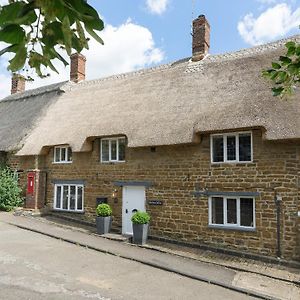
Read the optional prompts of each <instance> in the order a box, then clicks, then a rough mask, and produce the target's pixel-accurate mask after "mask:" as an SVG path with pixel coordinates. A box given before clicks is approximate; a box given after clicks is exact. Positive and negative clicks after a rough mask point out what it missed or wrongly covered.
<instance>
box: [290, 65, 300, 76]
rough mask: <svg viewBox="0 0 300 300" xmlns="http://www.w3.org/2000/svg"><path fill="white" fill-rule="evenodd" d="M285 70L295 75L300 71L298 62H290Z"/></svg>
mask: <svg viewBox="0 0 300 300" xmlns="http://www.w3.org/2000/svg"><path fill="white" fill-rule="evenodd" d="M287 70H288V71H289V72H290V74H292V75H296V74H298V73H299V72H300V67H299V64H290V65H289V66H288V67H287Z"/></svg>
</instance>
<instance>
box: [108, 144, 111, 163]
mask: <svg viewBox="0 0 300 300" xmlns="http://www.w3.org/2000/svg"><path fill="white" fill-rule="evenodd" d="M108 157H109V161H111V140H109V141H108Z"/></svg>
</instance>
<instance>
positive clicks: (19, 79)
mask: <svg viewBox="0 0 300 300" xmlns="http://www.w3.org/2000/svg"><path fill="white" fill-rule="evenodd" d="M24 91H25V78H24V76H22V75H20V74H13V76H12V78H11V94H12V95H13V94H16V93H22V92H24Z"/></svg>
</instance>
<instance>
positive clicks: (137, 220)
mask: <svg viewBox="0 0 300 300" xmlns="http://www.w3.org/2000/svg"><path fill="white" fill-rule="evenodd" d="M150 219H151V217H150V215H149V214H148V213H147V212H144V211H137V212H136V213H135V214H134V215H133V216H132V217H131V222H132V223H133V224H148V223H149V222H150Z"/></svg>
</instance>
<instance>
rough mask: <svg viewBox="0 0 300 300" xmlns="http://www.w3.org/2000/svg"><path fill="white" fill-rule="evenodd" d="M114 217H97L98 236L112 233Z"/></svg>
mask: <svg viewBox="0 0 300 300" xmlns="http://www.w3.org/2000/svg"><path fill="white" fill-rule="evenodd" d="M111 221H112V217H111V216H109V217H96V226H97V233H98V234H106V233H109V232H110V229H111Z"/></svg>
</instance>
